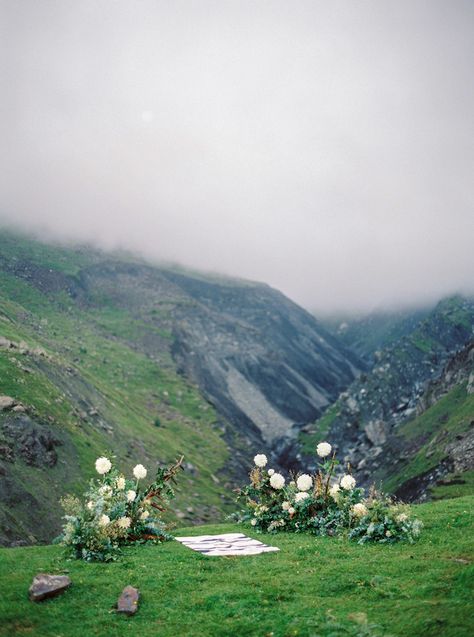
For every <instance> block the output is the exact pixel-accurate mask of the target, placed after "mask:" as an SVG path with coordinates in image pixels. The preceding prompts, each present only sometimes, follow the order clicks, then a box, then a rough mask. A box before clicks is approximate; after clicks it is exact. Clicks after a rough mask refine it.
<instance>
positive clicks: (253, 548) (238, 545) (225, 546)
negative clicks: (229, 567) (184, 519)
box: [175, 533, 280, 556]
mask: <svg viewBox="0 0 474 637" xmlns="http://www.w3.org/2000/svg"><path fill="white" fill-rule="evenodd" d="M175 540H178V542H181V544H184V546H187V547H188V548H190V549H192V550H193V551H198V552H199V553H202V554H203V555H209V556H225V555H258V554H259V553H273V552H275V551H279V550H280V549H279V548H277V547H276V546H268V545H267V544H263V542H259V541H258V540H254V539H253V538H251V537H248V536H247V535H244V534H243V533H223V534H222V535H195V536H194V537H175Z"/></svg>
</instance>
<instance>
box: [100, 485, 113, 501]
mask: <svg viewBox="0 0 474 637" xmlns="http://www.w3.org/2000/svg"><path fill="white" fill-rule="evenodd" d="M99 493H100V495H103V496H104V498H106V497H108V496H110V495H112V488H111V487H109V485H108V484H104V486H102V487H100V489H99Z"/></svg>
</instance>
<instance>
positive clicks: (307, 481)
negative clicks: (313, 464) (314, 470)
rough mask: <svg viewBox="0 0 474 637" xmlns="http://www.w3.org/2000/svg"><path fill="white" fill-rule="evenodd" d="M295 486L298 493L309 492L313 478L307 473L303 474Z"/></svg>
mask: <svg viewBox="0 0 474 637" xmlns="http://www.w3.org/2000/svg"><path fill="white" fill-rule="evenodd" d="M296 486H297V487H298V489H299V490H300V491H309V489H311V487H312V486H313V478H312V477H311V476H309V475H308V474H307V473H303V475H302V476H300V477H299V478H298V480H297V481H296Z"/></svg>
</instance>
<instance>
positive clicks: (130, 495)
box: [127, 489, 137, 502]
mask: <svg viewBox="0 0 474 637" xmlns="http://www.w3.org/2000/svg"><path fill="white" fill-rule="evenodd" d="M136 497H137V492H136V491H134V490H133V489H130V491H127V502H133V501H134V500H135V498H136Z"/></svg>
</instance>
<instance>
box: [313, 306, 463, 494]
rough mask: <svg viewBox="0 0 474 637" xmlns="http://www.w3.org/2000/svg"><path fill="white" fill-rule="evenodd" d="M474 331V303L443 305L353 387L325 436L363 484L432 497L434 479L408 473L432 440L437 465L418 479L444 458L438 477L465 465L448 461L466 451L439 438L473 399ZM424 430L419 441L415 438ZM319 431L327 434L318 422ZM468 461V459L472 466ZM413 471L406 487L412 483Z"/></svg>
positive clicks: (379, 355) (377, 358)
mask: <svg viewBox="0 0 474 637" xmlns="http://www.w3.org/2000/svg"><path fill="white" fill-rule="evenodd" d="M473 330H474V303H473V301H472V300H470V299H465V298H462V297H454V298H451V299H447V300H445V301H443V302H441V303H439V304H438V305H437V306H436V307H435V308H434V309H433V310H432V311H431V312H430V313H429V314H427V315H426V316H425V317H424V318H423V320H422V321H421V322H419V323H418V324H417V325H416V327H415V329H413V330H412V332H411V333H408V334H405V335H404V336H403V337H402V338H400V339H398V340H396V341H394V342H393V343H392V344H391V345H390V346H389V347H387V348H385V349H382V350H378V351H376V352H375V353H374V366H373V368H372V370H371V371H370V372H369V373H366V374H362V375H361V376H360V377H359V378H358V379H357V380H356V381H354V383H353V384H352V385H351V386H350V387H349V388H348V389H347V390H345V391H344V392H343V393H342V394H341V395H340V396H339V398H338V400H337V401H336V403H335V404H334V405H333V406H332V407H331V408H330V410H329V411H328V412H327V414H326V416H325V417H323V419H321V421H320V424H321V423H322V424H323V425H324V434H325V435H327V436H328V438H329V439H330V440H331V442H333V443H335V445H336V447H337V448H338V450H339V454H340V455H342V456H343V457H344V458H345V461H346V462H349V463H350V464H351V466H352V467H353V468H354V469H355V470H356V473H357V477H358V479H359V481H361V482H362V483H365V484H368V483H370V482H372V481H373V480H374V479H375V478H377V479H378V480H383V481H385V484H386V485H387V486H388V487H389V488H390V489H389V490H391V491H397V492H398V493H399V494H400V495H401V496H403V497H405V498H408V499H413V498H420V497H425V496H426V489H427V487H428V486H429V485H430V483H431V482H432V480H430V479H426V480H424V481H423V480H421V481H419V484H418V482H417V479H416V475H417V474H416V471H417V469H416V467H414V466H413V467H412V469H410V470H408V466H409V465H410V464H411V463H412V461H413V459H414V458H415V457H416V456H417V454H418V452H419V450H420V449H421V448H422V447H424V445H425V444H428V442H427V441H429V440H431V451H433V453H431V455H430V450H427V451H426V453H428V457H427V458H425V460H429V459H430V458H432V462H431V461H430V462H428V463H425V462H424V461H423V462H421V463H419V465H420V471H419V473H422V470H423V471H425V470H427V466H426V465H427V464H428V465H430V464H433V463H434V465H436V466H437V462H438V460H440V458H439V456H440V455H441V456H443V463H444V464H443V468H442V469H440V470H439V472H438V473H439V475H444V474H446V473H448V472H449V470H451V469H453V468H454V467H455V466H459V467H460V466H461V465H460V463H459V458H458V461H457V464H456V463H454V464H453V462H454V461H453V462H451V461H449V460H448V457H449V456H450V454H451V455H452V454H453V453H458V452H459V449H458V447H460V445H459V444H458V445H457V446H456V445H454V447H453V450H454V449H458V451H456V452H455V451H452V452H449V453H448V451H446V453H445V449H446V444H447V442H448V440H449V441H450V442H453V441H452V440H451V436H450V434H449V433H448V434H446V436H445V439H443V441H441V440H439V439H438V438H437V437H436V436H437V435H438V434H439V433H440V431H443V424H446V423H447V422H448V420H449V419H450V418H451V417H454V416H453V414H454V413H455V412H456V413H457V410H458V408H459V403H460V402H461V403H462V404H463V405H464V402H465V398H467V397H468V395H469V391H470V390H469V387H470V386H471V384H472V383H471V381H469V377H470V373H471V369H472V344H471V339H472V335H473ZM450 392H458V393H457V394H456V400H455V402H454V403H453V404H447V403H448V402H449V400H450V399H449V398H448V397H446V395H447V394H449V393H450ZM458 394H459V395H458ZM443 399H444V401H445V403H446V407H445V414H444V416H443V417H442V418H441V419H440V420H439V422H438V421H437V420H436V418H435V419H434V421H433V422H432V419H431V416H430V414H431V412H430V413H428V412H429V410H430V408H434V406H435V405H438V404H441V402H442V400H443ZM453 400H454V398H453ZM465 407H466V410H467V411H466V414H465V417H464V416H463V417H462V418H461V421H459V422H458V421H456V423H455V425H453V431H454V430H455V432H456V434H455V435H459V436H461V435H464V433H463V432H465V431H467V430H468V429H469V426H470V424H469V423H470V422H471V420H470V419H469V409H470V408H469V407H467V403H466V405H465ZM425 412H426V413H425ZM472 418H474V412H473V413H472V414H471V419H472ZM418 429H420V430H421V431H420V432H419V436H418V438H417V437H416V436H415V435H412V434H413V432H417V431H418ZM313 430H314V431H318V430H319V431H320V429H319V426H318V423H316V425H315V426H314V427H313ZM321 433H322V432H321ZM459 440H461V438H460V439H459ZM462 440H464V438H462ZM438 443H439V448H438ZM466 445H468V442H466ZM435 451H436V453H435ZM467 455H469V454H467ZM435 456H436V458H435ZM458 456H459V453H458ZM435 459H436V462H435ZM440 462H441V461H440ZM469 462H470V460H469V459H468V458H467V460H466V463H467V464H466V466H467V465H469ZM405 469H406V471H405ZM431 469H433V471H434V466H433V467H431V468H430V470H431ZM413 471H415V475H413V476H412V477H411V478H410V479H411V482H410V483H407V480H406V476H407V475H408V473H410V472H413ZM433 475H434V474H433ZM412 478H413V479H412ZM405 483H407V484H405ZM404 485H405V486H404ZM416 485H418V486H416Z"/></svg>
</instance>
